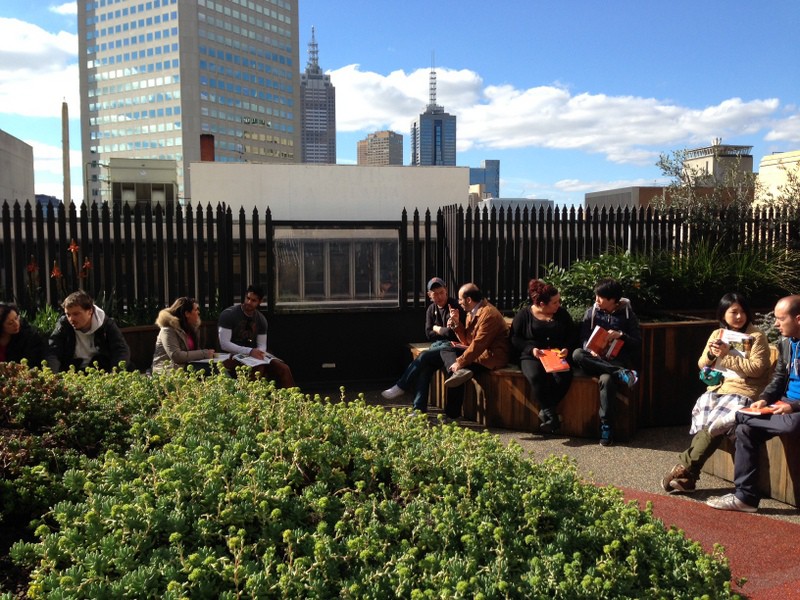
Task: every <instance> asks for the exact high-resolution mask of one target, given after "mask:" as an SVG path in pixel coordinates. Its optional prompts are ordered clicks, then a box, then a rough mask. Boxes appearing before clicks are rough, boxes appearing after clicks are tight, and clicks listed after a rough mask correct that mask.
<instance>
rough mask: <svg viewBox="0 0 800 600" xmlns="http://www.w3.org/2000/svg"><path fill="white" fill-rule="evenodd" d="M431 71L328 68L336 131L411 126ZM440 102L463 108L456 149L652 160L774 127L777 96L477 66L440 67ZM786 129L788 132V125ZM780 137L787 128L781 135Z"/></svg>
mask: <svg viewBox="0 0 800 600" xmlns="http://www.w3.org/2000/svg"><path fill="white" fill-rule="evenodd" d="M428 77H429V71H428V70H425V69H417V70H416V71H413V72H411V73H405V72H403V71H394V72H392V73H390V74H389V75H387V76H383V75H380V74H378V73H374V72H368V71H361V70H360V69H359V67H358V65H349V66H347V67H343V68H342V69H338V70H335V71H332V72H331V81H332V82H333V85H334V86H335V87H336V94H337V102H336V112H337V114H336V122H337V128H338V130H339V131H343V132H344V131H364V132H365V133H366V132H370V131H374V130H375V129H380V128H385V127H389V128H391V129H394V130H395V131H399V132H407V131H408V128H409V125H410V123H411V121H412V120H413V119H414V118H415V117H416V115H418V114H419V113H421V112H422V111H423V110H424V109H425V106H426V105H427V104H428V97H427V94H428ZM437 84H438V85H437V92H438V93H437V103H438V104H439V105H441V106H444V108H445V110H446V111H447V112H449V113H451V114H456V115H457V116H458V150H459V152H464V151H468V150H474V149H488V150H491V149H521V148H552V149H565V150H580V151H583V152H587V153H596V154H601V155H604V156H605V157H606V159H607V160H609V161H611V162H615V163H622V164H634V165H642V166H645V165H652V164H653V163H654V162H655V160H656V159H657V158H658V155H659V153H660V152H664V151H669V149H671V148H674V147H684V146H685V145H687V144H701V145H702V144H710V143H711V140H712V139H713V138H715V137H722V138H732V137H737V136H742V135H748V134H754V133H757V132H758V131H760V130H762V129H765V128H768V127H770V126H771V124H772V121H773V120H774V118H775V113H776V112H777V111H778V110H779V109H780V102H779V100H778V99H776V98H768V99H757V100H751V101H748V102H745V101H743V100H742V99H740V98H730V99H726V100H723V101H721V102H720V103H719V104H716V105H712V106H707V107H703V108H691V107H685V106H680V105H678V104H675V103H673V102H670V101H667V100H659V99H656V98H642V97H636V96H608V95H606V94H592V93H588V92H585V93H580V94H572V93H571V92H570V91H569V90H568V89H567V88H566V87H562V86H559V85H551V86H539V87H533V88H529V89H518V88H515V87H513V86H512V85H489V86H486V87H484V84H483V80H482V78H481V77H480V76H479V75H478V74H477V73H474V72H472V71H469V70H466V69H462V70H459V71H453V70H448V69H437ZM798 119H800V116H798V115H792V116H790V117H789V118H787V119H785V120H784V121H783V123H782V125H785V127H783V129H782V130H781V133H780V134H779V133H777V132H776V131H775V132H772V133H771V135H773V136H774V137H773V139H792V140H796V139H800V138H799V137H798V136H800V120H798ZM784 132H786V133H784ZM780 136H785V138H784V137H780Z"/></svg>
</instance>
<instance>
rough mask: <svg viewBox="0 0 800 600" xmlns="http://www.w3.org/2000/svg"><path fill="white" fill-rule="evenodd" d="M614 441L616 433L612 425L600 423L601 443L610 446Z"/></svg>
mask: <svg viewBox="0 0 800 600" xmlns="http://www.w3.org/2000/svg"><path fill="white" fill-rule="evenodd" d="M613 443H614V434H613V432H612V431H611V425H609V424H608V423H603V424H601V425H600V445H601V446H610V445H611V444H613Z"/></svg>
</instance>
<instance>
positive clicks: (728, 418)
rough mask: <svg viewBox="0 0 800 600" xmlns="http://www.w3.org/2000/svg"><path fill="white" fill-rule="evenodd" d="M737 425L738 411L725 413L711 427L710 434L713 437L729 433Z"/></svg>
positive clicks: (709, 428)
mask: <svg viewBox="0 0 800 600" xmlns="http://www.w3.org/2000/svg"><path fill="white" fill-rule="evenodd" d="M735 425H736V411H733V410H732V411H731V412H729V413H725V414H724V415H722V416H721V417H718V418H717V419H716V420H715V421H714V422H713V423H712V424H711V425H710V426H709V427H708V434H709V435H710V436H712V437H716V436H718V435H722V434H723V433H728V432H729V431H730V430H731V429H732V428H733V427H734V426H735Z"/></svg>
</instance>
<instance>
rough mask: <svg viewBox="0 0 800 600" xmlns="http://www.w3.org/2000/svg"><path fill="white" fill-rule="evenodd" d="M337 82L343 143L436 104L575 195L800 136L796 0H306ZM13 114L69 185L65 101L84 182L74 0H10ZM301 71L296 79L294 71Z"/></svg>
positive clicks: (508, 181) (506, 172)
mask: <svg viewBox="0 0 800 600" xmlns="http://www.w3.org/2000/svg"><path fill="white" fill-rule="evenodd" d="M299 2H300V23H299V27H300V57H299V60H298V64H297V70H298V72H299V71H300V70H302V69H304V68H305V63H306V60H307V46H308V41H309V39H310V35H311V27H312V25H313V26H315V27H316V38H317V42H318V44H319V62H320V66H321V67H322V68H323V69H324V70H325V71H326V72H329V73H330V74H331V79H332V81H333V84H334V86H335V87H336V92H337V128H338V137H337V144H338V146H337V147H338V156H337V161H338V162H339V163H342V164H348V163H355V159H356V142H357V141H358V140H359V139H363V138H364V137H366V134H367V133H369V132H372V131H376V130H379V129H386V128H389V129H393V130H395V131H397V132H398V133H401V134H403V136H404V137H405V146H406V163H407V162H408V131H409V127H410V123H411V121H412V120H413V119H414V117H415V116H416V115H417V114H418V113H420V112H422V111H423V110H424V108H425V105H426V104H427V102H428V76H429V72H430V68H431V65H432V64H435V67H436V72H437V80H438V95H437V100H438V103H439V104H440V105H442V106H444V107H445V109H446V110H447V111H448V112H451V113H453V114H456V115H457V117H458V164H459V165H462V166H480V162H481V160H484V159H499V160H500V161H501V163H500V174H501V195H503V196H504V197H531V198H549V199H553V200H556V201H557V202H559V203H566V202H580V201H581V200H582V199H583V195H584V193H585V192H589V191H598V190H603V189H610V188H615V187H622V186H627V185H652V184H653V183H662V182H663V180H662V179H661V174H660V172H659V171H658V169H657V168H656V166H655V162H656V160H657V158H658V155H659V153H661V152H667V153H669V152H672V151H675V150H679V149H682V148H687V147H688V148H694V147H701V146H707V145H710V143H711V140H712V139H713V138H716V137H720V138H722V140H723V143H728V144H745V145H752V146H753V155H754V162H755V164H756V165H757V164H758V161H759V160H760V158H761V157H762V156H764V155H765V154H769V153H771V152H781V151H788V150H797V149H800V107H798V102H800V81H799V78H800V69H798V67H797V59H798V56H800V42H798V41H797V40H798V37H797V30H798V28H799V27H800V3H797V2H796V0H766V1H765V2H759V3H756V2H745V1H744V0H727V1H724V2H723V1H719V0H706V1H704V2H696V1H695V2H688V1H685V0H674V1H673V2H670V3H664V2H648V1H644V2H643V1H641V0H638V1H627V0H626V1H622V0H609V1H607V2H598V1H596V0H562V1H559V2H553V1H552V0H550V1H546V2H543V1H540V0H527V1H525V2H508V1H503V0H499V1H497V2H493V3H488V2H485V0H484V1H477V0H440V1H438V2H430V0H427V1H422V0H406V1H405V2H375V1H374V0H350V1H343V0H339V1H334V0H299ZM0 7H1V10H0V129H3V130H5V131H7V132H8V133H10V134H11V135H14V136H16V137H18V138H21V139H23V140H24V141H26V142H27V143H29V144H31V145H32V146H33V147H34V160H35V171H36V175H35V176H36V192H37V193H48V194H53V195H56V196H58V197H61V195H62V194H61V188H62V183H61V158H60V145H61V125H60V114H61V102H62V100H64V99H66V100H67V101H68V102H69V108H70V117H71V124H70V148H71V150H72V152H71V160H72V167H73V169H72V171H73V175H72V179H73V184H74V185H73V197H77V198H80V197H81V195H82V194H81V191H80V188H81V183H80V180H81V161H82V159H81V156H80V121H79V110H80V104H79V101H78V67H77V47H78V42H77V37H76V32H77V24H76V13H77V9H76V5H75V3H65V4H58V3H54V4H47V2H46V0H35V1H32V2H18V1H17V0H0ZM298 79H299V78H298Z"/></svg>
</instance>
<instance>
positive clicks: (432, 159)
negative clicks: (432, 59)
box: [411, 69, 456, 167]
mask: <svg viewBox="0 0 800 600" xmlns="http://www.w3.org/2000/svg"><path fill="white" fill-rule="evenodd" d="M429 91H430V102H428V106H427V107H426V109H425V112H424V113H422V114H421V115H420V116H419V117H418V118H417V120H416V121H414V122H413V123H412V124H411V164H412V165H414V166H429V165H444V166H451V167H454V166H455V164H456V116H455V115H451V114H449V113H446V112H444V108H442V107H441V106H439V105H438V104H436V71H435V70H434V69H431V74H430V84H429Z"/></svg>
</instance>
